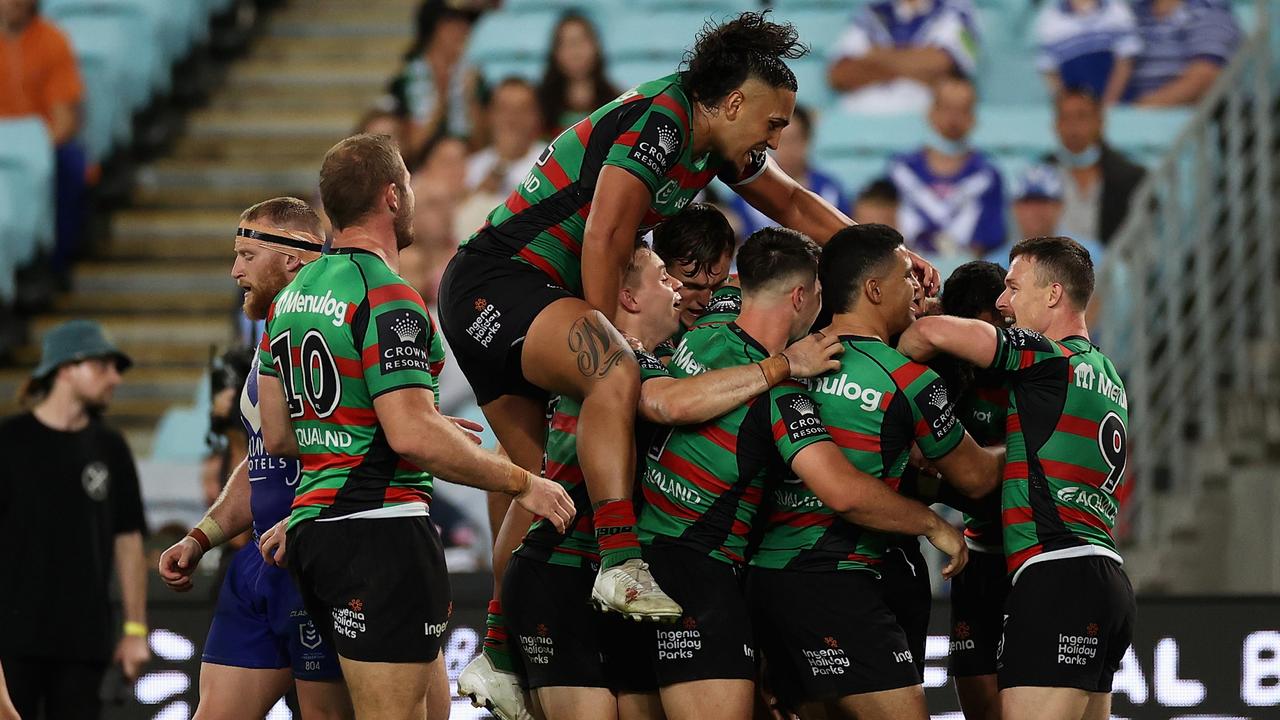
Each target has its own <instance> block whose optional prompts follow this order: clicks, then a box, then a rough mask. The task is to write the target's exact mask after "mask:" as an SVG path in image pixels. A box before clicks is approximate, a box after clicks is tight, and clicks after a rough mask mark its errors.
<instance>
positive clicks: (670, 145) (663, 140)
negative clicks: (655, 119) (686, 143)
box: [658, 125, 680, 155]
mask: <svg viewBox="0 0 1280 720" xmlns="http://www.w3.org/2000/svg"><path fill="white" fill-rule="evenodd" d="M679 140H680V136H679V135H677V134H676V129H675V128H674V127H672V126H670V125H663V126H662V127H660V128H658V147H659V148H660V149H661V150H662V153H663V154H664V155H670V154H671V153H673V152H675V150H676V143H677V142H679Z"/></svg>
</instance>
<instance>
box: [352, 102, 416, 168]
mask: <svg viewBox="0 0 1280 720" xmlns="http://www.w3.org/2000/svg"><path fill="white" fill-rule="evenodd" d="M360 133H369V134H370V135H386V136H388V137H390V138H391V139H392V140H394V141H395V142H396V145H397V146H399V147H401V148H404V147H405V146H406V145H405V143H406V142H407V141H408V138H406V137H405V122H404V120H403V119H402V118H401V117H400V116H399V115H396V114H395V113H394V112H392V111H390V110H383V109H381V108H371V109H370V110H368V111H367V112H365V114H364V117H362V118H360V122H358V123H356V128H355V131H353V132H352V134H353V135H359V134H360ZM405 162H408V160H406V161H405Z"/></svg>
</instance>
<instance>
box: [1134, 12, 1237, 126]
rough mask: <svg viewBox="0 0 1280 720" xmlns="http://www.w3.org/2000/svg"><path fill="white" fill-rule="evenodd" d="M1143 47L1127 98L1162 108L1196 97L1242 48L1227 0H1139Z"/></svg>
mask: <svg viewBox="0 0 1280 720" xmlns="http://www.w3.org/2000/svg"><path fill="white" fill-rule="evenodd" d="M1133 10H1134V14H1135V15H1136V16H1137V20H1138V35H1139V36H1140V37H1141V38H1142V51H1141V52H1140V53H1138V56H1137V57H1136V58H1135V59H1134V66H1133V79H1132V80H1130V81H1129V88H1128V90H1127V91H1126V92H1125V100H1127V101H1129V102H1132V103H1134V104H1136V105H1145V106H1149V107H1163V106H1171V105H1192V104H1194V103H1195V102H1196V101H1198V100H1199V99H1200V98H1201V97H1204V94H1205V93H1206V92H1208V90H1209V88H1210V87H1212V86H1213V81H1214V80H1217V79H1218V74H1219V73H1221V72H1222V68H1223V67H1225V66H1226V64H1227V63H1228V62H1230V60H1231V56H1232V55H1234V54H1235V52H1236V50H1237V49H1238V48H1239V47H1240V40H1241V33H1240V26H1239V25H1238V24H1237V23H1236V18H1235V16H1234V15H1233V14H1232V12H1231V3H1230V2H1228V0H1138V1H1137V2H1135V3H1134V4H1133Z"/></svg>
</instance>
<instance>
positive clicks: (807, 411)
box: [774, 393, 827, 443]
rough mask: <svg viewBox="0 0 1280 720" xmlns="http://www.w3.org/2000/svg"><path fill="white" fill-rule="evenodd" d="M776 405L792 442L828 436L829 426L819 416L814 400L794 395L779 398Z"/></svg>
mask: <svg viewBox="0 0 1280 720" xmlns="http://www.w3.org/2000/svg"><path fill="white" fill-rule="evenodd" d="M774 404H775V405H777V407H778V413H779V414H780V415H781V416H782V424H783V426H784V427H785V428H786V430H787V437H788V438H789V439H790V440H791V442H793V443H798V442H803V441H805V440H808V439H809V438H813V437H818V436H820V435H826V434H827V426H826V425H824V424H823V422H822V416H820V415H819V414H818V405H817V403H815V402H814V401H813V398H811V397H809V396H807V395H801V394H799V393H792V394H789V395H783V396H782V397H780V398H778V399H777V400H775V401H774Z"/></svg>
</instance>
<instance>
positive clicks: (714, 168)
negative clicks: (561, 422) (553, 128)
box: [440, 12, 937, 620]
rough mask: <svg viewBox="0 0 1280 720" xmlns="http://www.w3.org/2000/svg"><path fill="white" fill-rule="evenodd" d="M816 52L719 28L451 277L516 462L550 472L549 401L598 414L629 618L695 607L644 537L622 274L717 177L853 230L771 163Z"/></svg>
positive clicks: (484, 397) (579, 151) (461, 256)
mask: <svg viewBox="0 0 1280 720" xmlns="http://www.w3.org/2000/svg"><path fill="white" fill-rule="evenodd" d="M804 51H805V48H804V47H803V46H802V45H801V44H800V43H799V41H798V39H797V35H796V31H795V29H794V28H793V27H792V26H790V25H779V24H775V23H772V22H769V21H768V20H767V18H766V16H765V15H762V14H760V13H752V12H747V13H743V14H741V15H739V16H738V17H736V18H734V19H732V20H730V21H728V22H726V23H724V24H721V25H719V26H711V27H708V28H707V29H706V30H705V31H704V32H703V33H701V34H700V35H699V37H698V39H697V42H696V44H695V46H694V48H693V50H692V51H691V52H690V53H689V59H688V63H687V69H685V70H684V71H682V72H679V73H676V74H673V75H669V76H667V77H664V78H660V79H657V80H653V81H650V82H646V83H642V84H640V85H638V86H637V87H635V88H634V89H632V90H630V91H628V92H626V93H624V94H623V95H622V96H620V97H619V98H617V99H616V100H614V101H613V102H610V103H609V104H607V105H605V106H604V107H601V108H599V109H598V110H596V111H595V112H593V113H591V115H590V116H588V117H587V118H585V119H583V120H582V121H581V122H579V123H577V124H576V125H574V126H573V127H571V128H569V129H568V130H566V131H565V132H564V133H562V134H561V135H560V136H559V137H557V138H556V139H555V140H553V141H552V143H551V144H550V145H549V146H548V147H547V149H546V150H545V151H544V152H543V154H542V156H541V157H540V158H539V159H538V161H537V163H536V164H535V166H534V167H533V168H532V169H531V171H530V172H529V175H528V176H527V177H526V178H525V180H524V182H523V183H522V184H521V186H520V187H519V188H517V189H516V191H515V192H513V193H512V194H511V196H510V197H508V198H507V200H506V202H504V203H503V204H502V205H500V206H498V207H497V208H495V209H494V211H493V212H492V213H491V214H490V215H489V218H488V220H487V222H486V223H485V225H484V227H483V228H481V229H480V230H479V231H478V232H477V233H476V234H475V235H474V236H473V237H472V238H471V239H470V240H469V241H468V242H467V243H466V244H465V245H464V246H463V247H462V248H461V249H460V250H459V251H458V254H457V255H456V256H455V257H454V258H453V260H452V261H451V262H450V264H449V267H448V268H447V269H446V271H445V274H444V277H443V279H442V281H441V287H440V298H441V303H440V307H441V310H440V312H441V322H442V324H443V327H444V331H445V333H446V335H447V336H448V338H449V345H450V347H451V348H452V350H453V352H454V353H456V355H457V358H458V362H459V364H460V365H461V367H462V369H463V371H464V372H465V373H466V375H467V378H468V380H469V381H470V382H471V385H472V387H473V389H474V390H475V392H476V398H477V400H478V401H479V403H480V404H481V407H482V408H483V410H484V412H485V416H486V417H487V418H488V419H489V422H490V424H491V425H492V426H493V428H494V431H495V432H496V434H497V436H498V439H499V441H500V442H501V443H502V446H503V448H504V449H505V450H506V451H507V452H508V453H509V454H510V455H511V457H512V459H513V460H514V461H515V462H516V463H517V464H519V465H521V466H522V467H525V468H529V469H536V468H538V467H539V464H540V462H541V458H542V452H543V446H544V438H545V432H544V416H543V412H544V408H545V402H546V400H547V397H548V394H559V395H564V396H568V397H572V398H575V399H578V400H580V401H581V402H582V411H581V413H580V415H579V423H580V424H581V426H582V428H583V432H582V433H581V434H580V435H579V438H578V453H579V460H580V462H581V465H582V470H583V473H584V475H585V478H586V479H585V482H586V485H587V488H588V491H589V495H590V498H591V501H592V506H593V508H594V509H595V510H594V522H595V533H596V535H597V536H598V538H599V539H600V547H601V562H600V575H599V577H598V579H597V581H596V582H595V584H594V586H593V588H592V596H593V597H594V598H595V599H596V601H597V602H598V603H600V604H601V605H602V606H604V607H606V608H609V609H612V610H615V611H618V612H622V613H624V614H626V615H628V616H640V617H647V618H651V619H668V620H669V619H672V618H674V617H677V616H679V615H680V611H681V608H680V607H679V605H678V604H677V603H675V602H673V601H672V600H671V598H670V597H668V596H667V595H666V594H664V593H663V592H662V589H661V588H660V587H658V586H657V584H655V583H654V582H653V580H652V576H651V575H650V574H649V572H648V570H647V569H646V568H645V566H644V564H643V562H642V560H641V558H640V548H639V545H638V543H637V540H636V533H635V531H634V527H633V526H634V523H635V516H634V511H633V509H632V505H631V483H632V478H633V471H634V465H635V462H634V453H633V447H634V439H633V429H634V428H633V425H634V413H633V412H630V411H626V409H631V408H635V406H636V402H637V398H638V395H639V392H640V390H639V388H640V372H639V368H638V367H637V365H636V361H635V357H634V355H633V354H632V352H631V351H630V349H629V348H628V347H627V343H626V341H625V340H624V339H623V338H622V337H621V335H620V334H619V333H618V332H617V330H616V329H615V328H614V327H613V325H612V323H611V320H612V318H613V317H614V314H615V312H616V308H615V304H616V299H617V294H618V289H619V287H620V286H621V282H622V274H623V272H624V271H625V269H626V267H627V264H628V263H629V261H630V259H631V253H632V250H633V248H634V247H635V243H636V238H637V237H638V236H639V235H641V234H643V232H644V231H645V230H647V229H649V228H651V227H653V226H655V225H657V224H659V223H661V222H663V221H664V220H666V219H667V218H669V217H671V216H673V215H675V214H676V213H678V212H679V211H680V210H681V209H682V208H683V207H684V206H685V205H687V204H688V203H689V202H690V201H691V200H692V199H693V197H694V196H695V195H696V194H697V193H698V192H699V191H701V190H702V189H703V188H705V187H706V186H707V184H708V183H710V182H711V180H712V179H713V178H716V177H720V178H721V179H723V180H724V181H726V182H727V183H728V184H729V185H730V186H732V187H733V188H734V189H735V190H736V191H737V192H738V193H739V194H741V195H742V196H743V197H745V198H746V199H747V200H748V201H749V202H750V203H751V204H752V205H754V206H755V207H757V208H758V209H760V210H761V211H763V212H764V213H765V214H766V215H768V216H770V217H771V218H773V219H774V220H776V221H778V222H779V223H781V224H783V225H785V226H787V227H792V228H795V229H797V230H801V231H803V232H805V233H807V234H809V235H810V236H812V237H814V238H817V239H819V240H820V241H825V240H826V239H827V238H829V237H830V236H831V235H832V233H834V232H835V231H836V230H838V229H840V228H841V227H844V226H846V225H848V224H849V222H850V221H849V218H848V217H846V216H845V215H844V214H843V213H842V212H840V211H839V210H837V209H836V208H834V207H832V206H831V205H830V204H828V203H827V202H826V201H824V200H822V199H821V198H820V197H819V196H817V195H816V194H814V193H812V192H809V191H808V190H805V189H804V188H802V187H801V186H800V185H799V184H797V183H796V182H795V181H794V180H792V179H791V178H790V177H787V176H786V175H785V174H784V173H782V172H781V171H780V170H778V169H777V167H776V166H775V165H774V164H773V163H772V162H771V161H770V160H769V159H768V156H767V154H766V152H765V151H766V149H767V148H770V147H775V146H776V145H777V143H778V138H779V135H780V133H781V131H782V129H783V128H784V127H786V125H787V124H788V123H789V122H790V119H791V113H792V110H793V109H794V107H795V102H796V88H797V85H796V78H795V75H794V74H793V73H792V72H791V70H790V69H788V67H787V65H786V62H785V61H786V60H787V59H794V58H797V57H800V56H801V55H802V54H803V53H804ZM917 264H918V265H919V267H920V270H921V272H922V273H927V274H928V275H929V279H928V282H929V284H930V285H933V286H936V284H937V280H936V273H934V272H933V270H932V268H931V267H929V266H928V265H927V264H926V263H923V261H918V262H917ZM779 349H781V348H779Z"/></svg>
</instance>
